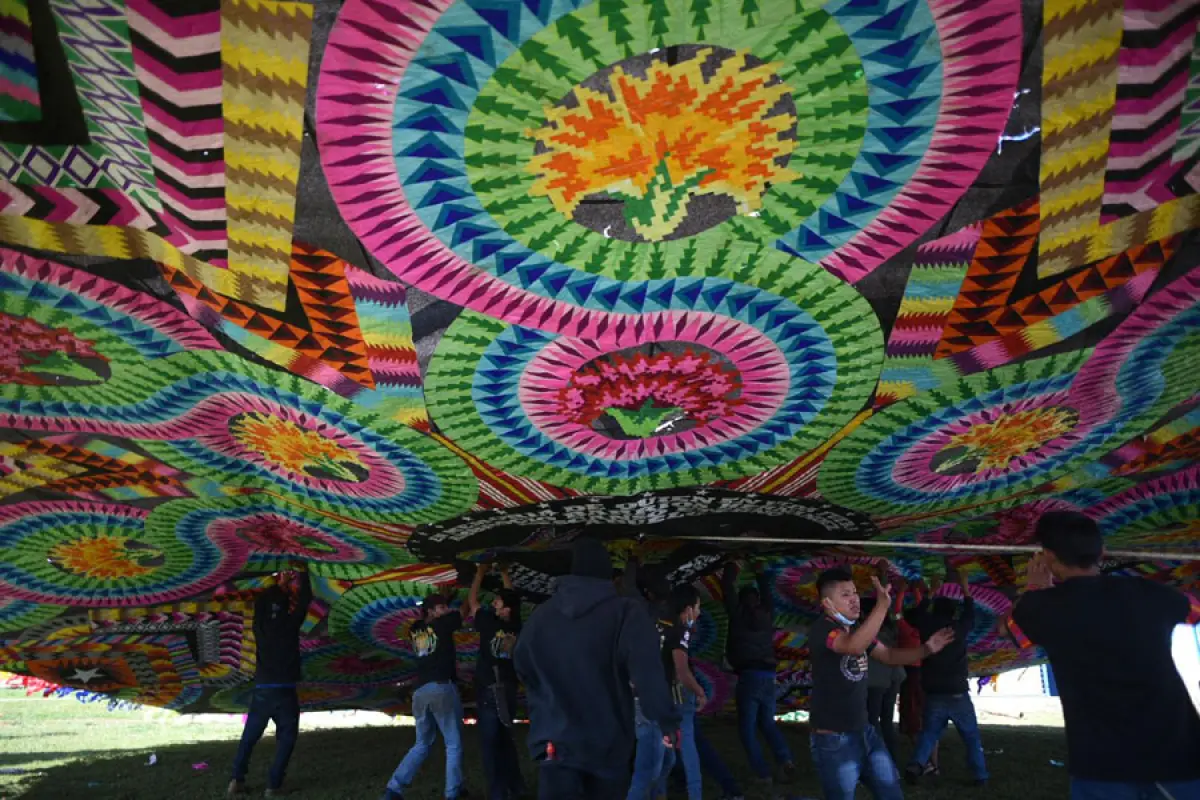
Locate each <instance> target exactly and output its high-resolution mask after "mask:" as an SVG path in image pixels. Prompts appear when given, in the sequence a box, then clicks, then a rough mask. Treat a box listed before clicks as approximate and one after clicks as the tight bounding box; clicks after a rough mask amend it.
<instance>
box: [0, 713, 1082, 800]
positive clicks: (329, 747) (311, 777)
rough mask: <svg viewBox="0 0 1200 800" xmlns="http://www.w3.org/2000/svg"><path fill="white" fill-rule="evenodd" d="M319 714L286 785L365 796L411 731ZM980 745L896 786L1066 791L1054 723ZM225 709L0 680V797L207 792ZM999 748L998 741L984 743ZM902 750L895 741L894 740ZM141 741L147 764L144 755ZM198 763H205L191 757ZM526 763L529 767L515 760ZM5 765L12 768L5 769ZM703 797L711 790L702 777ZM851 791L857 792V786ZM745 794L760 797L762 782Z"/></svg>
mask: <svg viewBox="0 0 1200 800" xmlns="http://www.w3.org/2000/svg"><path fill="white" fill-rule="evenodd" d="M321 719H322V717H320V716H317V717H313V716H309V715H305V717H303V718H302V719H301V734H300V741H299V744H298V745H297V747H296V753H295V755H294V756H293V758H292V764H291V770H290V771H289V774H288V785H289V786H291V787H295V788H296V789H297V790H298V791H297V794H296V795H295V797H297V798H303V799H304V800H335V799H336V800H374V798H376V797H378V796H379V794H380V792H381V791H382V789H383V786H384V784H385V783H386V781H387V778H388V776H389V775H390V774H391V771H392V769H393V768H395V766H396V764H397V763H398V762H399V759H400V758H401V756H402V755H403V754H404V752H405V750H406V749H407V748H408V747H409V746H410V745H411V744H412V742H413V732H412V729H411V728H409V727H405V726H403V725H398V724H397V725H387V726H375V727H355V728H322V729H315V728H314V723H317V722H318V721H319V720H321ZM706 726H707V728H706V729H707V731H708V733H709V735H710V737H711V739H712V740H713V742H714V744H715V745H716V746H717V748H718V749H719V750H720V751H721V752H722V754H724V756H725V758H726V761H727V763H728V764H729V765H730V767H731V768H732V769H733V770H734V772H735V774H737V776H738V777H739V779H742V780H745V779H746V778H747V774H746V768H745V759H744V756H743V755H742V752H741V748H740V746H739V745H738V743H737V736H736V734H735V732H734V730H733V728H732V727H731V726H730V725H729V724H728V723H725V722H721V721H712V720H710V721H706ZM983 730H984V745H985V748H986V749H987V750H988V751H989V752H990V753H991V754H990V755H989V757H988V760H989V768H990V769H991V770H992V775H993V779H992V785H990V786H989V787H988V788H987V789H986V790H984V791H982V792H981V791H978V790H974V789H972V788H969V784H968V781H967V777H968V773H967V772H966V768H965V766H964V764H963V752H962V747H961V745H960V743H959V742H958V739H957V737H956V736H955V735H954V734H953V733H950V734H949V735H947V736H946V738H945V739H943V744H942V772H943V775H942V777H941V779H940V781H939V782H938V783H937V784H936V785H933V784H929V785H922V786H921V787H918V788H916V789H906V797H908V798H911V799H912V800H961V799H962V798H968V797H973V796H978V797H983V798H987V799H988V800H1042V798H1045V800H1050V798H1055V799H1057V798H1061V797H1064V796H1065V795H1066V792H1067V777H1066V770H1064V769H1062V768H1061V767H1056V766H1053V765H1052V764H1051V763H1050V761H1051V760H1052V759H1053V760H1058V761H1061V760H1062V759H1063V756H1064V752H1065V747H1066V745H1065V740H1064V738H1063V732H1062V730H1061V728H1048V727H1009V726H984V729H983ZM240 732H241V723H240V720H239V719H238V718H236V717H186V716H176V715H172V714H169V713H166V712H161V711H150V710H143V711H117V712H109V711H106V710H105V708H104V707H103V706H102V705H100V704H90V705H84V704H81V703H79V702H77V701H76V700H73V699H42V698H30V699H26V698H25V697H24V694H23V693H22V692H20V691H15V690H0V797H3V798H17V797H21V798H31V800H32V799H33V798H45V800H64V798H105V799H106V800H116V799H118V798H119V799H120V800H166V799H168V798H169V800H215V798H219V797H222V796H223V795H222V792H223V791H224V789H225V786H226V784H227V782H228V779H229V765H230V763H231V762H232V760H233V755H234V750H235V749H236V746H237V738H238V736H239V734H240ZM784 735H785V736H786V737H787V739H788V741H789V743H790V744H791V746H792V750H793V752H794V753H795V754H796V756H797V764H798V766H799V767H800V773H801V777H800V780H799V781H798V783H797V784H796V785H795V786H793V787H788V790H789V792H791V794H789V795H786V796H787V797H795V798H815V797H819V791H818V788H817V786H816V784H815V782H814V781H813V777H812V767H811V763H810V760H809V756H808V740H807V729H806V728H805V727H804V726H803V725H787V726H785V731H784ZM273 747H274V740H273V739H272V738H271V736H270V735H268V736H267V737H266V738H265V739H264V740H263V742H262V743H261V744H260V745H259V747H258V749H257V750H256V751H255V757H254V761H253V763H252V765H251V784H252V786H254V787H255V788H258V789H261V788H262V785H263V779H264V777H265V773H266V768H267V764H268V761H269V759H270V756H271V751H272V749H273ZM996 750H1002V751H1003V752H1001V753H995V752H994V751H996ZM905 752H907V750H906V751H905ZM151 753H155V754H157V756H158V763H157V764H156V765H155V766H146V761H147V758H148V756H149V755H150V754H151ZM200 763H207V764H208V768H207V769H202V770H196V769H193V766H192V765H193V764H200ZM443 763H444V760H443V758H442V757H441V754H440V753H435V754H434V755H433V756H431V757H430V759H429V761H428V762H426V765H425V770H424V772H423V774H422V775H421V780H420V782H419V783H418V785H417V786H415V787H414V788H413V791H412V792H411V794H410V796H411V797H412V798H418V799H419V800H435V799H436V798H440V797H441V791H440V789H441V785H442V784H441V781H442V775H443ZM464 766H465V769H466V773H467V781H468V786H469V787H470V788H471V789H472V790H474V793H475V796H476V797H479V796H480V795H481V794H482V788H483V776H482V772H481V767H480V762H479V755H478V750H477V748H476V739H475V735H474V733H473V732H472V731H470V730H468V734H467V755H466V763H465V765H464ZM526 769H527V772H528V770H529V767H528V765H526ZM14 770H20V771H22V772H21V773H20V774H14V773H13V771H14ZM705 789H706V795H705V796H706V797H708V796H710V795H709V794H708V792H712V795H711V796H712V797H716V796H717V795H716V790H715V787H712V786H710V785H708V784H707V783H706V786H705ZM861 796H863V797H865V796H866V795H865V793H863V794H862V795H861ZM747 797H750V798H753V799H754V800H766V795H765V794H761V793H760V794H757V795H756V794H753V793H750V794H748V795H747Z"/></svg>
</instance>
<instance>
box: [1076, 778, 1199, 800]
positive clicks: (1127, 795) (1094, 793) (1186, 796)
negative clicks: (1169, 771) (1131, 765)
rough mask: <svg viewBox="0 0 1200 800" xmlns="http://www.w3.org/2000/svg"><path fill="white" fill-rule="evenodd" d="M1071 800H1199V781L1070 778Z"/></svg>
mask: <svg viewBox="0 0 1200 800" xmlns="http://www.w3.org/2000/svg"><path fill="white" fill-rule="evenodd" d="M1071 800H1200V781H1163V782H1161V783H1114V782H1111V781H1085V780H1080V779H1079V778H1071Z"/></svg>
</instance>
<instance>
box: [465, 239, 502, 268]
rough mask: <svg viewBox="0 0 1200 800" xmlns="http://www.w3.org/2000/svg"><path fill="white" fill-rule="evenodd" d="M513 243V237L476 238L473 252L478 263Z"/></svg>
mask: <svg viewBox="0 0 1200 800" xmlns="http://www.w3.org/2000/svg"><path fill="white" fill-rule="evenodd" d="M510 244H512V240H511V239H476V240H475V243H474V245H473V246H472V248H471V253H472V256H473V258H474V261H475V262H476V263H478V262H480V261H486V260H487V259H489V258H491V257H492V256H494V255H495V254H496V253H498V252H500V251H501V250H503V249H504V248H506V247H508V246H509V245H510Z"/></svg>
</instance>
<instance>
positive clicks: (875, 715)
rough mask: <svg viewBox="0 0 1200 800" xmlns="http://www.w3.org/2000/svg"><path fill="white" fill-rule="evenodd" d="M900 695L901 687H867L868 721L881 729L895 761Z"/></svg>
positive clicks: (880, 733)
mask: <svg viewBox="0 0 1200 800" xmlns="http://www.w3.org/2000/svg"><path fill="white" fill-rule="evenodd" d="M899 695H900V687H898V686H895V685H892V686H883V687H879V688H874V687H872V688H870V689H867V722H869V723H871V724H872V725H874V726H875V727H876V728H878V729H879V735H880V736H882V737H883V743H884V744H885V745H887V749H888V752H889V753H891V754H892V761H895V760H896V758H897V756H896V753H897V752H898V751H897V749H896V698H897V697H898V696H899Z"/></svg>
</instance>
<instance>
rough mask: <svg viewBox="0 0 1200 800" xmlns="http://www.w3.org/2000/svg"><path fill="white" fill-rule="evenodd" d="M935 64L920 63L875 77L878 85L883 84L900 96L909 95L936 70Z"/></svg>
mask: <svg viewBox="0 0 1200 800" xmlns="http://www.w3.org/2000/svg"><path fill="white" fill-rule="evenodd" d="M935 68H936V65H934V64H920V65H918V66H915V67H909V68H908V69H902V70H898V71H896V72H889V73H887V74H885V75H879V76H877V77H876V78H875V84H876V85H877V86H883V87H884V88H886V89H888V91H890V92H892V93H893V94H896V95H899V96H900V97H909V96H910V95H911V94H912V93H913V92H915V91H916V90H917V89H918V88H919V87H920V86H921V83H922V82H923V81H924V80H925V79H926V78H927V77H929V74H930V73H931V72H933V71H934V69H935Z"/></svg>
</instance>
